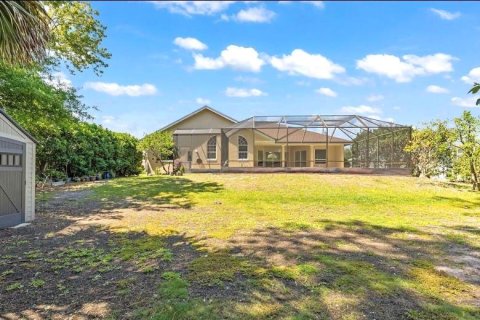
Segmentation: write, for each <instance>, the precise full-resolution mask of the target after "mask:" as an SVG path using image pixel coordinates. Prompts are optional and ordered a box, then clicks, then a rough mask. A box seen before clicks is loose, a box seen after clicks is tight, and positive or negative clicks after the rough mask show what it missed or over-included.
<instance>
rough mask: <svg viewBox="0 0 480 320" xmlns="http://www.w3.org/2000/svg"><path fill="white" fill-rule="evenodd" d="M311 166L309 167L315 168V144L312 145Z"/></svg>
mask: <svg viewBox="0 0 480 320" xmlns="http://www.w3.org/2000/svg"><path fill="white" fill-rule="evenodd" d="M309 162H310V165H309V167H315V146H314V145H313V144H311V145H310V161H309Z"/></svg>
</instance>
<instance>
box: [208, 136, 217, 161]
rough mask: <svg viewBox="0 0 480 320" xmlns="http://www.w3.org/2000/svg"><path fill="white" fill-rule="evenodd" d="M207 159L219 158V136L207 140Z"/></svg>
mask: <svg viewBox="0 0 480 320" xmlns="http://www.w3.org/2000/svg"><path fill="white" fill-rule="evenodd" d="M207 159H208V160H217V137H216V136H215V137H211V138H210V139H209V140H208V142H207Z"/></svg>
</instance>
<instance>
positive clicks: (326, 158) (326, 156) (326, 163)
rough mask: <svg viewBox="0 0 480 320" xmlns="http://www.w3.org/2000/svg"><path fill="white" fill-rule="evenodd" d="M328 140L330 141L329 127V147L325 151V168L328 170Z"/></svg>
mask: <svg viewBox="0 0 480 320" xmlns="http://www.w3.org/2000/svg"><path fill="white" fill-rule="evenodd" d="M328 140H329V136H328V127H327V147H326V149H325V160H326V161H325V166H326V167H327V168H328Z"/></svg>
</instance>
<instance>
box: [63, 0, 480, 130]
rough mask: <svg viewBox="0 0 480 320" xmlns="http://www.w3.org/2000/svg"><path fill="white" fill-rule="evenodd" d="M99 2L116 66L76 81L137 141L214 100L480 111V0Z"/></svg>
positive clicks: (242, 106)
mask: <svg viewBox="0 0 480 320" xmlns="http://www.w3.org/2000/svg"><path fill="white" fill-rule="evenodd" d="M92 5H93V7H94V8H95V9H97V10H98V11H99V12H100V19H101V21H102V23H103V24H104V25H106V26H107V36H108V37H107V39H106V40H105V43H104V45H105V46H106V47H107V48H108V49H109V50H110V52H111V53H112V59H111V60H110V61H109V67H108V68H107V69H106V70H105V72H104V74H103V75H102V76H101V77H97V76H95V75H94V74H93V73H92V72H91V71H86V72H83V73H79V74H75V75H70V74H67V73H65V75H66V77H68V80H69V81H71V82H72V84H73V85H74V86H75V87H77V88H79V89H80V93H81V94H82V95H83V96H84V100H85V102H86V103H87V104H89V105H95V106H97V107H98V108H99V110H98V111H95V112H93V113H94V116H95V121H96V122H98V123H100V124H102V125H104V126H105V127H107V128H110V129H112V130H115V131H126V132H130V133H132V134H134V135H136V136H137V137H141V136H143V135H144V134H145V133H150V132H152V131H154V130H156V129H159V128H161V127H162V126H164V125H166V124H168V123H170V122H171V121H174V120H176V119H177V118H179V117H181V116H183V115H185V114H187V113H189V112H191V111H193V110H195V109H197V108H198V107H200V106H202V105H204V104H208V105H210V106H212V107H214V108H216V109H218V110H220V111H222V112H224V113H226V114H228V115H230V116H232V117H234V118H236V119H244V118H247V117H250V116H252V115H270V114H271V115H282V114H342V113H349V114H351V113H358V114H362V115H366V116H372V117H375V118H380V119H387V120H393V121H395V122H398V123H402V124H411V125H421V124H422V123H423V122H425V121H429V120H433V119H436V118H441V119H445V118H452V117H454V116H457V115H459V114H460V113H461V112H462V111H463V110H465V109H470V108H472V107H473V106H474V98H473V97H469V95H467V91H468V90H469V88H470V87H471V84H472V83H473V81H480V68H479V67H480V58H479V55H478V53H479V52H480V41H479V40H478V39H479V38H480V10H479V9H480V3H453V2H450V3H444V2H411V3H410V2H401V3H389V2H367V3H358V2H350V3H342V2H295V3H294V2H293V1H292V2H285V3H279V2H268V3H263V2H255V1H251V2H224V3H218V2H217V3H215V2H200V3H191V2H181V3H177V2H170V3H164V2H162V3H160V2H157V3H155V2H137V3H135V2H116V3H111V2H109V3H106V2H93V3H92ZM476 68H478V69H476ZM473 112H474V113H479V111H478V109H474V110H473Z"/></svg>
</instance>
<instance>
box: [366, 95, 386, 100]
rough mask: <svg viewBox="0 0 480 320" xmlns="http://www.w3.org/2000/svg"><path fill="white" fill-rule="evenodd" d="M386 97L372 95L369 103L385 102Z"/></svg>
mask: <svg viewBox="0 0 480 320" xmlns="http://www.w3.org/2000/svg"><path fill="white" fill-rule="evenodd" d="M384 98H385V97H384V96H382V95H381V94H372V95H369V96H368V97H367V101H369V102H376V101H381V100H383V99H384Z"/></svg>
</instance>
